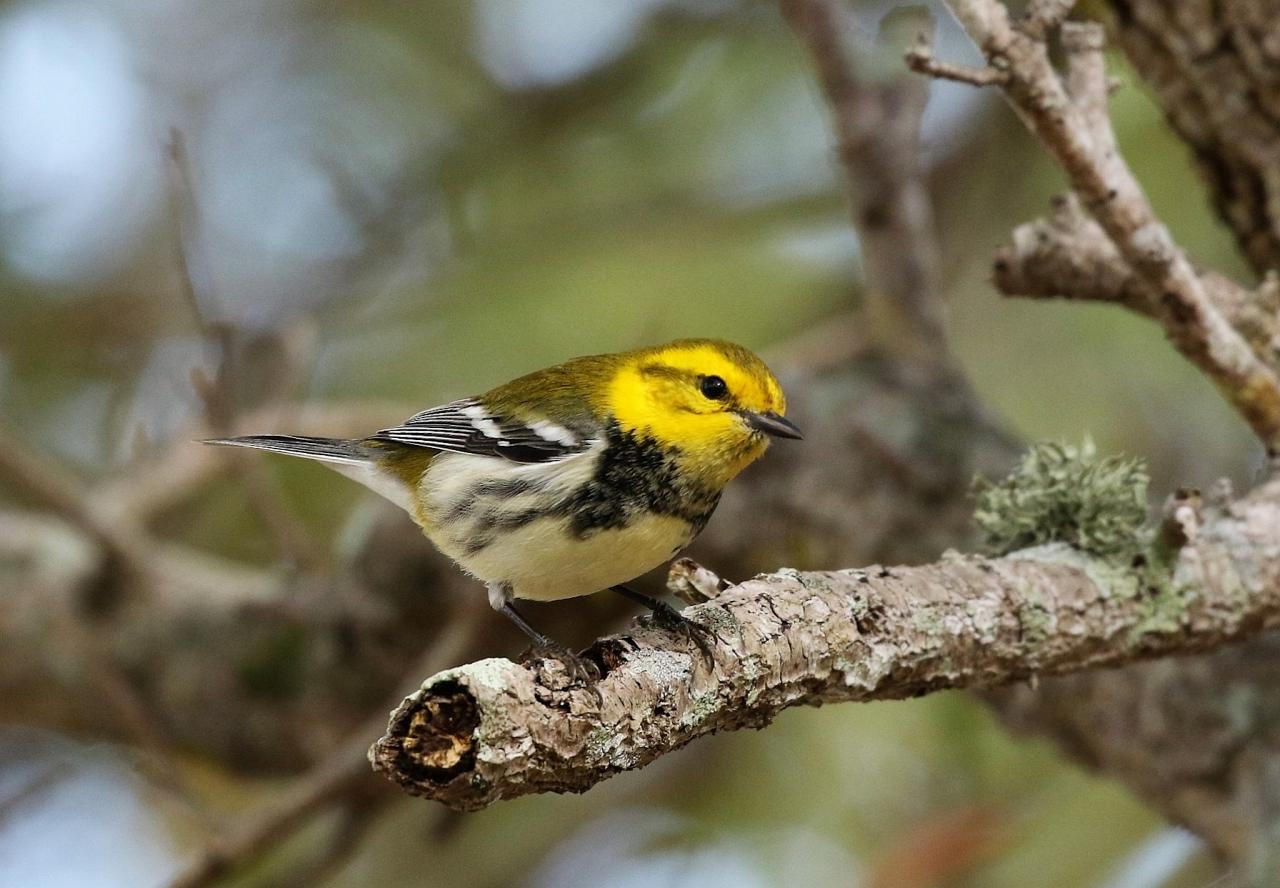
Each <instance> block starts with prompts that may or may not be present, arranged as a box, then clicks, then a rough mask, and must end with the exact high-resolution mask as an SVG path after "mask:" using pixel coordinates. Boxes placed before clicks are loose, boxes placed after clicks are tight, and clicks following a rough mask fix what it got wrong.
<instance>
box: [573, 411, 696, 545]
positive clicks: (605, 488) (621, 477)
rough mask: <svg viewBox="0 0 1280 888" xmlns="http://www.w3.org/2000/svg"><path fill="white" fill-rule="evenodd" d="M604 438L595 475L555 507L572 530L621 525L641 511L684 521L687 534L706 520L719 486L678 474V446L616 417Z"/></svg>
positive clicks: (584, 531)
mask: <svg viewBox="0 0 1280 888" xmlns="http://www.w3.org/2000/svg"><path fill="white" fill-rule="evenodd" d="M605 444H606V447H605V449H604V452H603V453H602V454H601V455H600V464H599V466H598V467H597V469H596V473H595V477H593V478H592V479H591V481H590V482H588V483H587V484H585V485H583V486H582V488H581V489H580V490H578V491H577V492H576V493H575V494H574V495H573V496H571V497H569V498H568V499H567V500H566V501H565V502H563V503H562V504H561V505H560V508H558V509H557V511H559V512H561V513H562V514H565V515H567V516H568V517H569V518H570V519H571V527H572V530H573V533H574V535H575V536H577V537H579V538H582V537H587V536H590V535H591V534H592V533H594V532H595V531H598V530H606V529H611V528H619V527H626V526H627V525H628V524H630V523H631V521H632V520H633V519H634V518H635V517H637V516H638V515H641V514H644V513H646V512H653V513H657V514H659V515H670V516H672V517H675V518H680V519H683V520H684V521H687V522H688V523H689V524H690V525H691V528H690V538H692V537H693V536H694V535H696V534H697V533H699V532H700V531H701V530H702V528H703V527H705V526H706V523H707V521H708V520H710V518H711V513H712V512H714V511H715V508H716V504H717V503H718V502H719V501H720V491H719V490H712V489H709V488H707V487H706V486H704V485H702V484H699V483H697V482H695V481H693V480H691V479H689V478H688V477H687V476H685V475H682V473H681V472H680V467H679V463H678V459H679V456H680V451H679V450H678V449H675V448H665V449H664V448H663V447H662V446H661V445H660V444H659V443H658V442H657V440H655V439H654V438H651V437H640V436H638V435H636V433H635V432H623V431H622V430H621V429H620V428H619V427H618V423H617V422H616V421H611V422H610V423H609V425H608V427H607V428H606V429H605Z"/></svg>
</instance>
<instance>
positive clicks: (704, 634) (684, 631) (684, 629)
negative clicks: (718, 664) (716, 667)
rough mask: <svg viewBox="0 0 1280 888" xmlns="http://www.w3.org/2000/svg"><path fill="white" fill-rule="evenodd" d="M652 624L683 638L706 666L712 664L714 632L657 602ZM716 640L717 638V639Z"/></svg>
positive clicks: (664, 603) (672, 608)
mask: <svg viewBox="0 0 1280 888" xmlns="http://www.w3.org/2000/svg"><path fill="white" fill-rule="evenodd" d="M653 622H654V623H656V624H657V625H659V626H661V627H662V628H663V629H669V630H670V631H672V632H674V633H676V634H677V635H679V636H681V637H682V638H684V639H685V640H686V641H688V642H689V643H690V644H692V645H693V646H694V647H696V648H697V649H698V652H699V653H701V654H702V657H703V659H704V660H706V662H707V663H708V664H714V663H715V661H716V658H715V654H714V653H713V652H712V648H711V639H713V638H717V636H716V633H715V630H714V629H712V628H711V627H709V626H704V625H703V624H702V623H699V622H698V621H697V620H691V619H689V618H688V617H686V616H685V615H684V614H682V613H680V611H678V610H676V609H675V608H674V607H672V606H671V605H669V604H667V603H666V602H665V601H658V602H657V606H656V607H654V609H653ZM717 640H718V638H717Z"/></svg>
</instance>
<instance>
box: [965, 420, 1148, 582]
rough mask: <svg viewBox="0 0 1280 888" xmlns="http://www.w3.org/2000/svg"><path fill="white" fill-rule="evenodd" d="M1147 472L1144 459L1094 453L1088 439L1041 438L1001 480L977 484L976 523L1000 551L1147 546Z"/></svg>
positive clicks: (1113, 552) (1110, 553)
mask: <svg viewBox="0 0 1280 888" xmlns="http://www.w3.org/2000/svg"><path fill="white" fill-rule="evenodd" d="M1148 481H1149V478H1148V476H1147V470H1146V467H1145V466H1144V465H1143V463H1142V461H1141V460H1137V459H1131V458H1128V457H1123V456H1114V455H1113V456H1104V457H1099V456H1098V454H1097V449H1096V448H1095V447H1094V445H1093V442H1092V441H1090V440H1088V439H1086V440H1085V442H1084V443H1083V444H1082V445H1081V446H1079V447H1075V446H1073V445H1070V444H1057V443H1052V442H1042V443H1039V444H1035V445H1033V446H1032V447H1031V449H1030V450H1028V451H1027V453H1026V454H1025V455H1024V456H1023V458H1022V462H1021V463H1020V464H1019V466H1018V468H1017V469H1015V470H1014V471H1013V472H1012V473H1011V474H1010V475H1009V476H1008V477H1007V478H1005V479H1004V480H1003V481H999V482H992V481H988V480H986V479H982V478H979V479H978V480H977V481H976V482H975V484H974V492H975V495H976V497H977V507H976V508H975V509H974V514H973V517H974V521H976V522H977V524H978V526H979V527H980V528H981V530H982V534H983V538H984V542H985V544H986V546H987V548H989V549H990V550H992V551H993V552H995V553H997V554H1005V553H1008V552H1012V551H1014V550H1015V549H1023V548H1027V547H1029V546H1038V545H1043V544H1045V543H1054V542H1062V543H1067V544H1069V545H1071V546H1073V547H1075V548H1077V549H1080V550H1082V551H1085V552H1089V553H1091V554H1094V555H1099V556H1102V557H1114V556H1118V555H1123V554H1129V553H1133V552H1136V551H1138V550H1140V549H1141V548H1143V546H1144V545H1145V542H1146V540H1145V531H1144V529H1143V525H1144V523H1145V521H1146V516H1147V483H1148Z"/></svg>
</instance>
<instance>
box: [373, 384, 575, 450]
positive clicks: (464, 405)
mask: <svg viewBox="0 0 1280 888" xmlns="http://www.w3.org/2000/svg"><path fill="white" fill-rule="evenodd" d="M369 440H372V441H390V442H394V443H396V444H404V445H407V446H409V447H427V448H430V449H432V450H444V451H448V452H450V453H475V454H481V455H484V456H499V457H503V458H504V459H509V460H511V461H512V462H521V463H537V462H547V461H549V460H553V459H560V458H561V457H565V456H571V455H573V454H575V453H581V452H582V451H583V450H586V449H587V448H588V447H590V446H591V445H592V444H593V443H595V441H596V440H597V438H596V437H595V436H593V435H591V434H586V433H584V432H582V431H581V430H577V431H575V430H573V429H569V428H567V427H565V426H563V425H561V424H559V423H556V422H552V421H551V420H547V419H536V420H522V419H516V418H514V417H511V416H503V415H501V414H500V413H497V412H495V411H493V410H491V409H490V408H488V407H486V406H485V405H484V404H482V403H481V402H480V400H479V399H477V398H464V399H462V400H461V401H453V402H452V403H449V404H442V405H440V406H439V407H432V408H431V409H430V410H424V411H422V412H421V413H419V414H416V415H414V416H411V417H409V418H408V419H406V420H405V421H404V422H403V423H401V424H400V425H398V426H394V427H392V428H389V429H383V430H382V431H380V432H378V433H377V434H376V435H372V436H371V437H370V439H369Z"/></svg>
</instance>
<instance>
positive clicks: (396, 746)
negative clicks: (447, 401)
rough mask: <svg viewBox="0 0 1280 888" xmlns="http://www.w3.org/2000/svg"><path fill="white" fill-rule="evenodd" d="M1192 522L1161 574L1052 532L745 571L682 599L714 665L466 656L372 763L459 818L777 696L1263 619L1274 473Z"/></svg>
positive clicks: (420, 699) (960, 683)
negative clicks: (911, 555) (849, 566)
mask: <svg viewBox="0 0 1280 888" xmlns="http://www.w3.org/2000/svg"><path fill="white" fill-rule="evenodd" d="M1187 507H1188V504H1187V503H1180V504H1179V508H1183V509H1186V508H1187ZM1196 517H1197V518H1198V520H1195V521H1191V520H1187V516H1186V515H1185V514H1183V515H1182V518H1183V519H1184V520H1183V524H1182V525H1181V526H1184V527H1189V528H1192V536H1191V538H1188V539H1185V542H1184V543H1183V545H1181V547H1180V548H1179V549H1178V550H1177V551H1176V553H1174V554H1173V555H1171V556H1170V557H1169V558H1168V561H1167V562H1166V563H1163V565H1162V566H1154V565H1155V564H1156V563H1157V562H1156V561H1155V560H1154V559H1155V556H1150V558H1151V559H1152V563H1151V564H1148V563H1147V556H1143V557H1136V558H1135V559H1134V560H1133V562H1132V563H1129V562H1124V563H1118V562H1116V561H1115V560H1109V559H1105V558H1100V557H1095V556H1090V555H1088V554H1086V553H1083V552H1081V551H1078V550H1075V549H1072V548H1070V547H1068V546H1066V545H1065V544H1060V543H1057V544H1050V545H1045V546H1039V547H1036V548H1033V549H1026V550H1022V551H1019V552H1015V553H1012V554H1010V555H1008V556H1005V557H1002V558H980V557H962V556H959V555H954V554H951V555H948V556H945V557H944V558H943V559H942V560H941V561H939V562H937V563H935V564H930V565H925V566H922V567H897V568H892V569H888V568H879V567H871V568H867V569H865V570H845V571H838V572H817V573H800V572H795V571H781V572H778V573H776V574H773V575H769V576H762V577H759V578H757V579H755V580H751V581H749V582H746V583H743V584H741V585H738V586H736V587H733V588H731V589H729V590H728V591H726V592H724V593H723V594H721V595H720V596H718V597H717V598H715V599H714V600H713V601H712V602H710V603H707V604H703V605H699V606H697V607H693V608H690V609H689V610H688V611H686V614H687V615H688V616H689V617H690V618H692V619H695V620H698V621H699V622H702V623H703V624H705V625H707V626H710V627H712V628H714V629H715V631H716V634H717V636H718V642H717V643H716V645H715V646H714V651H713V652H714V663H706V662H703V661H702V660H701V659H700V657H699V655H698V653H697V651H696V650H695V649H693V648H692V647H691V646H687V645H686V646H683V647H682V646H681V645H680V644H679V643H675V639H674V638H673V636H672V635H671V634H670V633H668V632H666V631H664V630H660V629H658V628H655V627H652V626H646V627H643V628H640V629H639V630H638V631H636V632H634V633H632V634H631V635H628V636H614V637H610V638H605V639H602V640H601V641H598V642H597V643H596V644H595V645H594V646H593V647H592V648H591V649H590V651H589V655H590V656H592V657H594V658H595V659H596V660H597V661H599V663H600V664H601V667H602V669H603V671H604V672H605V678H604V679H603V680H602V681H601V682H600V684H599V685H598V690H599V698H598V699H597V697H595V696H593V694H592V693H591V692H590V691H589V690H587V689H585V688H583V687H581V686H576V685H572V684H569V683H568V682H567V680H566V677H565V674H564V672H563V670H562V669H561V668H560V667H559V665H558V664H555V665H551V666H548V665H542V666H539V667H538V668H529V667H526V666H521V665H517V664H515V663H512V662H510V661H508V660H502V659H489V660H482V661H480V662H477V663H473V664H470V665H468V666H462V667H459V668H457V669H451V670H447V671H445V672H442V673H439V674H438V675H435V676H433V677H432V678H429V679H428V680H427V681H426V682H425V683H424V684H423V686H422V688H421V690H419V691H418V692H417V693H415V694H413V695H412V696H410V697H408V698H407V699H406V700H405V701H404V702H403V703H402V704H401V705H400V707H398V708H397V709H396V710H395V711H394V712H393V713H392V716H391V720H390V724H389V726H388V729H387V734H386V736H384V737H383V738H382V739H381V740H379V741H378V743H377V744H375V745H374V747H373V748H372V749H371V750H370V754H369V755H370V760H371V761H372V763H373V765H374V767H375V769H377V770H379V771H381V772H383V773H384V774H386V775H387V776H388V777H389V778H390V779H392V780H394V781H396V782H397V783H399V784H400V785H401V786H402V787H404V788H405V789H406V790H408V791H409V792H411V793H415V794H418V795H423V796H427V797H430V798H434V799H437V800H440V801H443V802H445V803H446V804H448V805H450V806H451V807H455V808H458V809H463V810H470V809H475V808H481V807H484V806H486V805H488V804H491V803H492V802H494V801H497V800H499V799H503V798H510V797H514V796H519V795H524V794H527V793H534V792H547V791H554V792H581V791H584V790H586V789H588V788H589V787H591V786H592V785H594V784H595V783H597V782H599V781H601V780H603V779H605V778H607V777H609V776H612V775H613V774H616V773H618V772H620V771H625V770H630V769H633V768H638V767H642V766H644V765H647V764H649V763H650V762H652V761H653V760H655V759H657V758H658V757H660V756H662V755H664V754H666V753H668V752H671V751H673V750H675V749H678V748H680V747H681V746H683V745H684V744H686V743H688V742H689V741H691V740H693V739H695V738H697V737H699V736H702V735H705V734H709V733H712V732H715V731H723V730H733V729H737V728H743V727H761V726H763V725H765V724H768V723H769V722H770V721H771V720H772V719H773V718H774V716H776V715H777V714H778V713H779V712H780V711H782V710H783V709H786V708H788V707H790V706H795V705H800V704H806V705H818V704H823V703H834V702H845V701H866V700H883V699H900V698H905V697H913V696H918V695H920V694H923V693H926V692H929V691H933V690H938V689H941V688H956V687H991V686H997V685H1002V684H1008V683H1011V682H1017V681H1021V680H1025V679H1030V678H1035V677H1038V676H1049V675H1059V674H1064V673H1070V672H1075V671H1079V670H1085V669H1097V668H1102V667H1109V666H1117V665H1121V664H1124V663H1129V662H1134V661H1137V660H1140V659H1144V658H1149V657H1155V656H1163V655H1170V654H1185V653H1191V652H1196V651H1203V650H1207V649H1210V648H1214V647H1217V646H1220V645H1222V644H1225V643H1227V642H1230V641H1235V640H1238V639H1242V638H1245V637H1248V636H1250V635H1253V634H1255V633H1257V632H1259V631H1262V630H1264V629H1268V628H1274V627H1276V626H1280V548H1278V547H1277V544H1276V540H1277V539H1280V482H1271V483H1270V484H1268V485H1266V486H1264V487H1261V488H1259V489H1258V490H1256V491H1255V492H1254V493H1252V494H1251V495H1250V496H1248V497H1246V498H1245V499H1243V500H1241V501H1240V502H1239V503H1238V504H1236V505H1234V506H1231V507H1227V508H1226V509H1224V510H1223V511H1222V512H1221V513H1218V514H1202V515H1198V516H1196Z"/></svg>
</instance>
